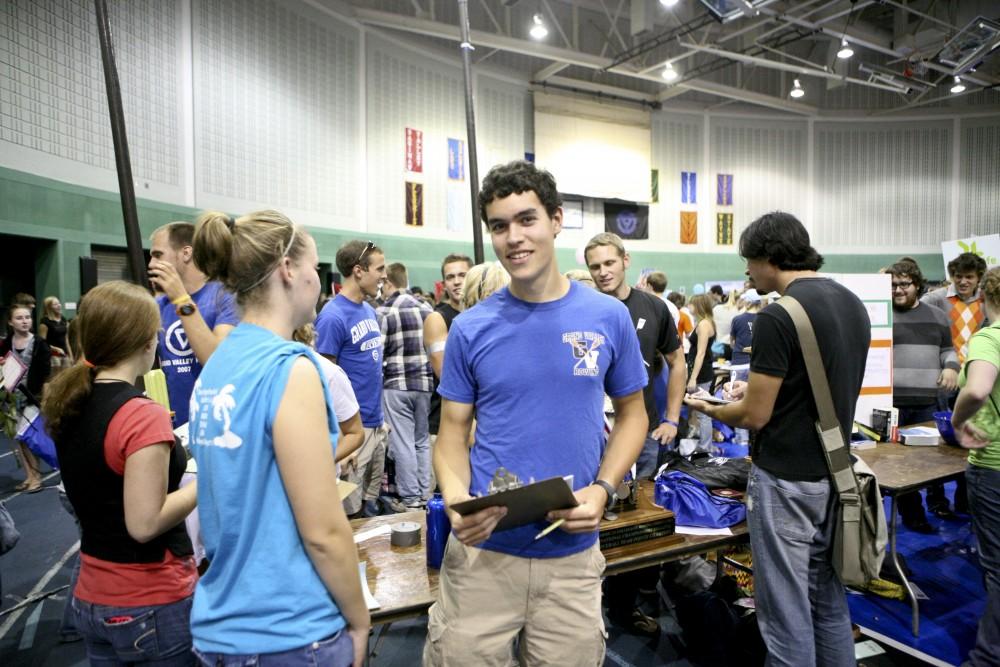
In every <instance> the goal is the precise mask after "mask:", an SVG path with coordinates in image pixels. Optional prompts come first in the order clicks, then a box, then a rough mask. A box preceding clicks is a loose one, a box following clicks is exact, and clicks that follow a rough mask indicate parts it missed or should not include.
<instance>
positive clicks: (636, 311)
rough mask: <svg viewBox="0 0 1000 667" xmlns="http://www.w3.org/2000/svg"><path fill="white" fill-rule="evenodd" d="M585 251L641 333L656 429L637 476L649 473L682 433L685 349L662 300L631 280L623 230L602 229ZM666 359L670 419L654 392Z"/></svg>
mask: <svg viewBox="0 0 1000 667" xmlns="http://www.w3.org/2000/svg"><path fill="white" fill-rule="evenodd" d="M583 255H584V258H585V259H586V262H587V269H588V270H589V271H590V275H591V277H593V279H594V282H595V283H596V284H597V289H598V290H600V291H601V292H603V293H604V294H607V295H609V296H613V297H615V298H616V299H619V300H620V301H622V302H623V303H624V304H625V306H626V307H627V308H628V312H629V315H631V317H632V324H634V325H635V332H636V335H638V336H639V349H640V351H641V352H642V360H643V362H644V363H645V364H646V371H647V372H648V374H649V382H648V384H647V385H646V388H645V389H643V391H642V397H643V400H644V401H645V403H646V416H647V417H648V418H649V428H650V432H649V435H648V437H647V438H646V444H645V445H644V446H643V448H642V453H641V454H639V460H638V461H636V477H637V478H640V479H642V478H649V477H652V476H653V475H654V474H656V470H657V468H658V465H657V464H658V462H659V461H658V460H659V454H660V450H661V448H662V447H663V446H665V445H669V444H670V443H671V442H673V440H674V438H675V437H676V436H677V422H678V420H679V419H680V414H681V401H682V399H683V398H684V386H685V382H686V380H687V364H686V363H685V360H684V353H683V352H681V351H680V346H681V344H680V338H679V337H678V335H677V327H676V326H675V325H674V318H673V317H672V316H671V315H670V311H669V310H667V306H666V304H665V303H663V300H662V299H660V298H658V297H656V296H654V295H652V294H650V293H649V292H644V291H642V290H637V289H632V288H631V287H629V286H628V283H627V282H625V270H626V269H628V267H629V264H630V262H631V258H630V257H629V254H628V253H627V252H625V245H624V244H623V243H622V240H621V238H620V237H619V236H618V235H617V234H610V233H602V234H598V235H597V236H595V237H594V238H592V239H590V241H589V242H588V243H587V246H586V247H585V248H584V250H583ZM664 360H666V363H667V366H669V368H670V379H669V380H668V384H667V412H666V418H664V417H663V415H660V414H657V412H658V411H657V409H656V401H655V399H654V397H653V383H654V380H655V378H657V377H659V375H660V373H661V371H663V364H664Z"/></svg>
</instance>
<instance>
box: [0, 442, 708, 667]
mask: <svg viewBox="0 0 1000 667" xmlns="http://www.w3.org/2000/svg"><path fill="white" fill-rule="evenodd" d="M11 451H12V450H11V443H10V441H9V440H7V439H6V438H4V437H3V436H0V500H3V501H4V502H5V504H6V506H7V509H8V510H9V511H10V513H11V515H12V516H13V517H14V521H15V522H16V524H17V529H18V530H19V531H20V533H21V541H20V542H19V543H18V545H17V546H16V547H15V548H14V549H13V550H12V551H11V552H10V553H7V554H5V555H3V556H0V584H2V591H0V594H2V598H0V665H3V666H4V667H27V666H29V665H30V666H32V667H42V666H51V667H69V666H75V665H80V666H83V665H86V664H87V660H86V653H85V651H84V647H83V644H82V642H76V643H70V644H61V643H59V640H58V631H59V627H60V624H61V620H62V611H63V605H64V604H65V601H66V595H67V593H68V591H67V589H66V588H65V587H66V586H68V584H69V577H70V573H71V570H72V566H73V558H75V556H76V553H75V550H74V545H75V544H76V542H77V540H78V536H77V534H76V525H75V524H74V522H73V520H72V519H71V518H70V516H69V515H68V514H67V513H66V512H65V511H64V510H63V508H62V506H61V504H60V502H59V497H58V491H57V490H56V489H55V485H56V484H57V483H58V482H59V475H58V473H49V474H47V479H46V481H45V485H46V489H45V490H43V491H40V492H38V493H33V494H24V493H19V492H16V491H15V490H14V486H15V485H16V484H17V483H18V482H20V481H21V480H22V479H24V475H23V472H22V471H21V470H20V469H19V468H18V466H17V462H16V459H15V457H14V456H13V454H11V453H10V452H11ZM57 589H62V590H57ZM54 590H56V591H57V592H55V593H54V594H51V595H48V596H44V594H45V593H48V592H50V591H54ZM39 594H42V595H43V596H44V597H40V598H38V599H37V600H36V601H33V602H31V603H29V604H27V605H24V606H22V607H20V608H18V609H14V608H15V607H17V605H19V604H20V603H21V602H23V601H24V600H25V599H26V598H28V597H29V596H31V597H35V596H38V595H39ZM661 625H663V626H664V627H665V628H666V629H667V630H668V631H671V632H667V631H665V632H663V633H662V634H661V637H660V638H658V639H645V638H639V637H633V636H631V635H623V634H621V633H620V632H618V631H616V630H615V629H614V628H613V627H610V626H609V638H608V652H607V660H606V661H605V664H606V665H619V666H627V665H654V664H672V665H688V664H691V663H688V662H687V661H684V660H679V659H678V654H677V651H676V641H677V637H676V633H675V631H676V625H675V624H674V623H673V621H672V619H671V618H670V617H669V615H666V616H664V617H663V619H662V621H661ZM426 627H427V626H426V620H424V619H418V620H412V621H407V622H403V623H396V624H394V625H392V626H391V627H390V628H389V629H388V630H387V631H386V633H385V636H384V639H383V640H382V642H381V643H380V644H379V645H378V654H377V655H376V656H375V660H374V664H375V665H378V666H380V667H383V666H384V667H390V666H399V667H412V666H413V665H416V664H419V662H420V654H421V651H422V647H423V642H424V637H425V636H426Z"/></svg>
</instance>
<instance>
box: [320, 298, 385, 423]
mask: <svg viewBox="0 0 1000 667" xmlns="http://www.w3.org/2000/svg"><path fill="white" fill-rule="evenodd" d="M316 351H317V352H319V353H320V354H326V355H333V356H335V357H337V365H338V366H340V367H341V368H343V369H344V372H345V373H347V377H348V379H350V381H351V388H352V389H354V395H355V396H356V397H357V399H358V405H359V406H360V408H361V423H362V424H364V426H366V427H367V428H378V427H379V426H381V425H382V422H383V421H385V420H384V419H383V417H382V330H381V328H380V327H379V323H378V317H377V316H376V314H375V309H374V308H372V307H371V306H369V305H368V304H367V303H364V302H361V303H354V302H353V301H351V300H350V299H348V298H347V297H346V296H344V295H343V294H338V295H337V296H335V297H334V298H333V299H331V300H330V302H329V303H327V304H326V305H325V306H323V310H322V311H320V314H319V317H317V318H316Z"/></svg>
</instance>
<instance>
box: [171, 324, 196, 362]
mask: <svg viewBox="0 0 1000 667" xmlns="http://www.w3.org/2000/svg"><path fill="white" fill-rule="evenodd" d="M163 344H164V345H165V346H166V348H167V349H168V350H169V351H170V353H171V354H173V355H174V356H175V357H189V356H191V355H192V354H194V350H192V349H191V344H190V343H189V342H188V337H187V333H186V332H185V331H184V327H183V326H181V321H180V320H177V321H176V322H174V323H173V324H171V325H170V326H169V327H167V331H166V333H164V335H163Z"/></svg>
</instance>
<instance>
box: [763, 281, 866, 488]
mask: <svg viewBox="0 0 1000 667" xmlns="http://www.w3.org/2000/svg"><path fill="white" fill-rule="evenodd" d="M776 303H777V304H778V305H779V306H781V307H782V308H784V309H785V312H787V313H788V314H789V316H790V317H791V318H792V323H793V324H794V325H795V331H796V333H797V334H798V337H799V347H801V348H802V358H803V359H804V360H805V363H806V373H807V374H808V375H809V384H810V386H811V387H812V392H813V398H814V399H815V401H816V409H817V411H818V412H819V421H818V422H817V423H816V431H817V432H818V433H819V438H820V442H821V443H822V445H823V454H824V456H825V458H826V464H827V466H828V467H829V469H830V476H831V477H832V478H833V482H834V485H835V486H836V487H837V492H838V493H839V494H840V495H841V496H843V495H844V494H845V493H850V494H854V495H855V496H857V494H858V481H857V479H855V477H854V470H853V468H852V466H851V456H850V450H849V449H848V446H847V443H846V442H845V441H844V431H843V429H841V428H840V422H839V421H838V420H837V411H836V408H834V405H833V397H832V396H831V395H830V383H829V380H827V377H826V368H825V367H824V366H823V359H822V358H821V357H820V353H819V344H818V343H817V342H816V332H815V330H813V326H812V322H811V321H810V320H809V315H808V314H807V313H806V311H805V309H804V308H803V307H802V304H801V303H799V302H798V300H797V299H795V297H792V296H788V295H785V296H783V297H781V298H780V299H778V300H777V301H776Z"/></svg>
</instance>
